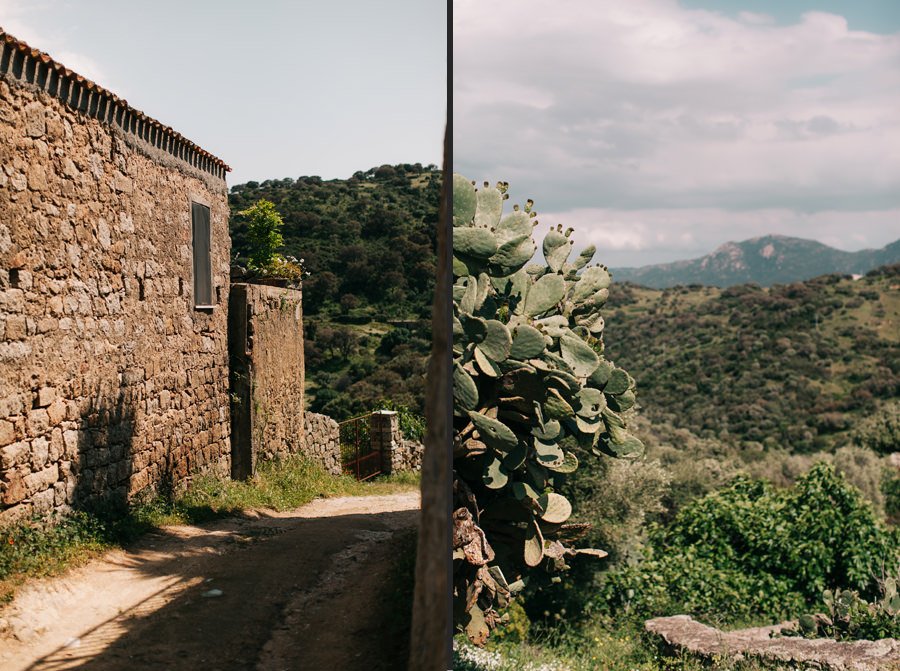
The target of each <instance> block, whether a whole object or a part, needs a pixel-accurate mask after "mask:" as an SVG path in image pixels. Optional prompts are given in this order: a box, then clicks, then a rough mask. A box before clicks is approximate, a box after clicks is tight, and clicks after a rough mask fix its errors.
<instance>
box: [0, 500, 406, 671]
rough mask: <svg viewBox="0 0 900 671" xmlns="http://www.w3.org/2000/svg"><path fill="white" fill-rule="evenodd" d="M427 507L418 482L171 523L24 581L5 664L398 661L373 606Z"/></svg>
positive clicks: (296, 665) (32, 667)
mask: <svg viewBox="0 0 900 671" xmlns="http://www.w3.org/2000/svg"><path fill="white" fill-rule="evenodd" d="M418 507H419V495H418V492H408V493H402V494H394V495H390V496H372V497H352V498H338V499H320V500H317V501H314V502H312V503H310V504H308V505H306V506H304V507H302V508H299V509H297V510H294V511H289V512H286V513H276V512H272V511H257V512H254V513H252V514H250V515H249V516H247V517H242V518H231V519H227V520H221V521H219V522H216V523H213V524H207V525H203V526H202V527H195V526H186V527H168V528H166V529H164V530H162V531H159V532H156V533H153V534H150V535H148V536H146V537H145V538H144V539H142V540H141V542H140V543H139V544H138V545H136V546H135V547H133V548H131V549H129V550H128V551H116V552H111V553H108V554H107V555H105V556H104V557H103V558H101V559H98V560H95V561H93V562H91V563H90V564H88V565H86V566H84V567H82V568H79V569H76V570H74V571H72V572H70V573H68V574H66V575H65V576H63V577H60V578H56V579H53V580H46V581H37V582H35V583H34V584H32V585H30V586H27V587H25V588H23V590H22V591H21V592H20V593H19V595H18V596H17V597H16V600H15V601H14V602H13V603H12V604H10V605H9V606H7V607H6V608H4V609H3V611H2V612H0V629H2V634H0V636H2V638H0V668H2V669H4V670H6V671H25V670H28V671H38V670H42V671H49V670H51V669H52V670H54V671H56V670H57V669H91V670H97V671H114V670H116V671H118V670H120V669H123V670H124V669H128V670H129V671H131V670H135V669H172V670H179V669H185V670H187V669H190V670H192V671H193V670H194V669H200V668H202V669H208V670H218V669H222V670H225V669H228V670H229V671H230V670H232V669H233V670H235V671H244V670H247V671H250V670H252V671H288V670H294V669H326V670H330V671H337V670H343V669H347V670H348V671H352V670H353V669H366V670H371V671H376V670H379V669H385V670H387V669H396V668H402V666H403V663H402V662H400V663H398V659H397V657H398V655H399V654H400V651H399V650H398V649H396V647H397V645H396V642H394V641H389V640H386V639H385V635H384V626H383V625H384V623H383V621H382V620H383V616H382V611H381V609H379V608H376V607H375V605H376V601H377V600H378V599H379V598H380V595H379V589H380V588H381V586H382V585H383V584H384V577H385V575H386V574H387V572H388V569H389V568H390V566H391V560H392V551H393V544H392V543H391V542H390V539H391V537H392V536H393V535H394V534H395V533H396V532H398V531H399V530H402V529H405V528H409V527H412V526H415V524H416V523H417V521H418ZM411 579H412V576H410V580H411ZM392 648H393V649H392Z"/></svg>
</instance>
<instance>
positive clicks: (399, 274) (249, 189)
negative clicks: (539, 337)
mask: <svg viewBox="0 0 900 671" xmlns="http://www.w3.org/2000/svg"><path fill="white" fill-rule="evenodd" d="M440 186H441V173H440V171H439V170H438V169H437V168H436V167H435V166H433V165H430V166H426V167H422V165H421V164H418V163H416V164H402V165H395V166H389V165H383V166H380V167H378V168H372V169H370V170H367V171H366V172H361V171H360V172H356V173H354V175H353V176H352V177H350V178H349V179H333V180H327V181H325V180H322V179H321V178H320V177H300V178H298V179H291V178H287V179H273V180H266V181H265V182H262V183H257V182H247V183H246V184H237V185H235V186H233V187H232V188H231V193H230V195H229V203H230V205H231V211H232V218H231V228H232V230H231V234H232V241H233V253H235V254H238V255H242V254H243V252H244V250H245V246H244V233H245V228H244V225H243V222H242V220H241V217H240V216H238V214H237V213H238V212H240V211H241V210H243V209H245V208H247V207H249V206H251V205H253V204H254V203H255V202H256V201H258V200H259V199H260V198H265V199H266V200H270V201H272V202H273V203H275V207H276V208H277V209H278V211H279V212H280V213H281V215H282V217H283V218H284V230H283V235H284V242H285V246H284V250H283V251H284V253H285V254H287V255H291V256H294V257H296V258H298V259H303V260H304V265H305V267H306V269H307V270H309V272H310V275H309V277H308V279H307V280H305V281H304V282H303V301H304V305H303V309H304V313H306V314H316V313H318V312H320V311H321V310H322V309H323V308H337V307H338V306H340V307H341V308H342V311H343V312H349V311H351V310H352V311H354V312H361V311H365V312H369V313H371V314H372V315H373V316H376V317H382V318H388V317H390V318H400V319H405V318H412V319H414V318H421V317H426V316H428V315H430V310H431V302H432V297H433V290H434V269H435V252H434V250H435V235H436V231H437V219H438V206H439V203H440ZM367 308H368V309H367Z"/></svg>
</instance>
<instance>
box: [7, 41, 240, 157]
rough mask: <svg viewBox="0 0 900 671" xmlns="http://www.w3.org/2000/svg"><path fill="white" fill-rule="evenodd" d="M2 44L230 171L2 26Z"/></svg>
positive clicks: (163, 126)
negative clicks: (27, 56)
mask: <svg viewBox="0 0 900 671" xmlns="http://www.w3.org/2000/svg"><path fill="white" fill-rule="evenodd" d="M2 44H8V45H10V46H12V47H13V48H14V49H16V50H18V51H20V52H23V53H26V54H27V55H29V56H30V57H31V58H32V59H34V60H36V61H40V62H41V63H43V64H44V65H47V66H48V67H50V68H52V69H53V70H54V71H55V72H57V73H59V74H61V75H63V76H65V77H66V78H67V79H74V80H75V81H76V82H78V84H79V85H81V86H83V87H84V88H86V89H87V90H88V91H94V92H96V93H98V94H100V95H101V96H103V97H105V98H107V99H109V100H110V101H111V102H113V103H114V104H116V105H118V106H120V107H123V108H125V112H127V113H129V114H131V115H133V116H134V117H136V118H137V119H139V120H141V121H142V122H145V123H149V124H151V125H153V126H155V127H156V128H158V129H160V130H161V131H162V133H164V134H165V135H168V136H170V137H171V138H172V139H174V140H176V141H177V142H179V143H181V144H184V145H186V146H187V148H188V149H190V150H191V151H192V152H194V153H196V154H198V155H199V156H202V157H203V158H205V159H207V160H208V161H209V162H211V163H213V164H214V165H216V166H218V167H219V168H222V169H223V170H224V171H225V172H230V171H231V168H230V167H229V166H228V164H227V163H225V162H224V161H223V160H222V159H220V158H217V157H216V156H214V155H213V154H210V153H209V152H208V151H206V150H205V149H203V148H202V147H200V146H199V145H196V144H194V143H193V142H191V141H190V140H188V139H187V138H186V137H184V136H183V135H182V134H181V133H179V132H177V131H176V130H175V129H173V128H171V127H169V126H166V125H165V124H163V123H161V122H159V121H157V120H156V119H154V118H152V117H149V116H147V115H146V114H144V113H143V112H141V111H140V110H138V109H135V108H134V107H131V106H130V105H129V104H128V101H127V100H125V99H123V98H120V97H119V96H117V95H116V94H115V93H113V92H112V91H108V90H107V89H105V88H103V87H102V86H100V85H99V84H97V83H95V82H93V81H91V80H89V79H86V78H85V77H82V76H81V75H79V74H78V73H77V72H73V71H72V70H70V69H69V68H67V67H65V66H64V65H63V64H62V63H59V62H58V61H56V60H54V59H53V57H52V56H50V55H49V54H47V53H46V52H43V51H41V50H40V49H34V48H32V47H30V46H28V45H27V44H26V43H25V42H23V41H21V40H19V39H17V38H15V37H13V36H12V35H10V34H9V33H7V32H6V31H5V30H3V28H0V45H2Z"/></svg>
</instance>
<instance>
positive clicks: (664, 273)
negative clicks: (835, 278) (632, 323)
mask: <svg viewBox="0 0 900 671" xmlns="http://www.w3.org/2000/svg"><path fill="white" fill-rule="evenodd" d="M898 262H900V240H896V241H895V242H892V243H891V244H889V245H887V246H885V247H882V248H881V249H863V250H860V251H858V252H845V251H842V250H840V249H835V248H834V247H829V246H828V245H824V244H822V243H821V242H816V241H815V240H804V239H803V238H791V237H787V236H784V235H765V236H762V237H759V238H751V239H750V240H744V241H742V242H726V243H725V244H724V245H721V246H720V247H719V248H718V249H716V250H715V251H714V252H712V253H711V254H707V255H706V256H702V257H700V258H698V259H690V260H688V261H675V262H674V263H661V264H657V265H651V266H642V267H640V268H612V269H611V270H612V273H613V277H614V278H615V280H616V281H617V282H626V281H627V282H633V283H634V284H640V285H642V286H646V287H651V288H654V289H664V288H667V287H673V286H676V285H689V284H702V285H706V286H715V287H728V286H734V285H736V284H747V283H755V284H759V285H760V286H764V287H767V286H771V285H773V284H786V283H790V282H798V281H801V280H808V279H811V278H813V277H817V276H819V275H826V274H829V273H842V274H860V275H862V274H865V273H867V272H868V271H870V270H872V269H873V268H877V267H879V266H883V265H888V264H893V263H898Z"/></svg>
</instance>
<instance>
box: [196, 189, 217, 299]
mask: <svg viewBox="0 0 900 671" xmlns="http://www.w3.org/2000/svg"><path fill="white" fill-rule="evenodd" d="M191 219H192V221H193V238H194V307H209V306H212V305H213V295H212V261H211V259H210V230H209V208H208V207H206V205H201V204H200V203H191Z"/></svg>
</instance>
